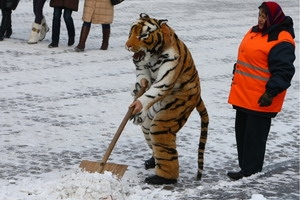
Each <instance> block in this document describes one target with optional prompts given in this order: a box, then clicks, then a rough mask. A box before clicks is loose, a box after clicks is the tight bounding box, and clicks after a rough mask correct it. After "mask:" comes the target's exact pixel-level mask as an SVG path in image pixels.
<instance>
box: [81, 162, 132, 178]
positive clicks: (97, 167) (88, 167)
mask: <svg viewBox="0 0 300 200" xmlns="http://www.w3.org/2000/svg"><path fill="white" fill-rule="evenodd" d="M101 164H102V163H101V162H95V161H88V160H83V161H81V163H80V165H79V167H80V168H82V169H83V170H84V171H87V172H90V173H95V172H98V173H103V172H104V171H109V172H111V173H112V174H114V175H116V176H117V177H118V178H119V179H121V178H122V177H123V175H124V173H125V171H126V170H127V167H128V165H121V164H114V163H105V165H104V168H102V167H101Z"/></svg>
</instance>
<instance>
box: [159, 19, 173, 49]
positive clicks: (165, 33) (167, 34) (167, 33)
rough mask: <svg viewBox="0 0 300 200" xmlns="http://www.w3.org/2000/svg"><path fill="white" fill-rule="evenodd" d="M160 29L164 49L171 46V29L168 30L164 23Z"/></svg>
mask: <svg viewBox="0 0 300 200" xmlns="http://www.w3.org/2000/svg"><path fill="white" fill-rule="evenodd" d="M160 27H161V32H162V33H163V37H164V42H165V47H169V46H171V42H172V41H171V39H172V29H170V27H169V26H168V25H167V24H166V23H164V24H162V25H161V26H160Z"/></svg>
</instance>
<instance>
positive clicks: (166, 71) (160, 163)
mask: <svg viewBox="0 0 300 200" xmlns="http://www.w3.org/2000/svg"><path fill="white" fill-rule="evenodd" d="M166 22H167V20H158V19H154V18H150V17H149V16H148V15H147V14H143V13H142V14H140V18H139V19H138V20H137V21H136V22H135V23H133V25H132V27H131V29H130V33H129V38H128V41H127V42H126V48H127V49H128V50H129V51H132V52H133V53H134V55H133V62H134V64H135V66H136V77H137V83H136V84H135V91H137V90H139V88H140V85H141V82H142V81H147V82H148V88H147V91H146V92H145V93H144V95H142V96H141V97H139V98H138V100H139V101H140V102H141V104H142V105H143V109H142V111H141V112H140V113H138V114H136V115H135V116H134V120H133V121H134V123H135V124H139V125H141V127H142V131H143V133H144V136H145V139H146V141H147V143H148V145H149V147H150V148H151V149H152V152H153V157H154V158H155V164H156V166H155V173H156V175H158V176H161V177H163V178H167V179H177V178H178V176H179V161H178V153H177V150H176V135H177V133H178V132H179V130H180V129H181V128H182V127H183V126H184V124H185V123H186V121H187V120H188V118H189V116H190V114H191V112H192V111H193V110H194V108H196V110H197V111H198V113H199V115H200V118H201V136H200V140H199V148H198V172H197V179H201V176H202V171H203V158H204V157H203V156H204V150H205V144H206V140H207V131H208V123H209V118H208V113H207V110H206V107H205V105H204V102H203V100H202V98H201V94H200V93H201V92H200V91H201V89H200V78H199V75H198V72H197V69H196V67H195V64H194V60H193V58H192V55H191V53H190V51H189V49H188V48H187V47H186V45H185V44H184V43H183V42H182V41H181V40H180V39H179V38H178V37H177V35H176V33H175V32H174V30H173V29H172V28H170V27H169V26H168V25H167V24H166Z"/></svg>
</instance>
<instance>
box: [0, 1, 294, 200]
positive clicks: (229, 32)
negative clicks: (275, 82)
mask: <svg viewBox="0 0 300 200" xmlns="http://www.w3.org/2000/svg"><path fill="white" fill-rule="evenodd" d="M261 2H262V1H261V0H244V1H236V0H226V1H223V0H201V1H199V0H176V1H170V0H165V1H158V0H150V1H149V0H148V1H146V0H142V1H141V0H139V1H137V0H125V1H124V2H123V3H122V4H120V5H118V6H116V7H115V19H114V23H113V24H112V34H111V38H110V46H109V49H108V50H107V51H100V50H99V47H100V43H101V37H102V31H101V26H100V25H93V26H92V29H91V32H90V35H89V38H88V40H87V43H86V51H85V52H83V53H76V52H73V48H74V46H73V47H68V46H67V32H66V28H65V24H64V22H63V21H62V27H61V40H60V44H59V48H53V49H49V48H48V47H47V46H48V44H49V43H50V42H51V33H50V32H49V33H48V34H47V36H46V39H45V40H44V41H42V42H40V43H38V44H36V45H28V44H27V39H28V37H29V33H30V29H31V24H32V21H33V19H34V16H33V12H32V0H22V1H21V2H20V4H19V6H18V8H17V9H16V10H15V11H14V12H13V31H14V33H13V35H12V37H11V38H10V39H5V40H4V41H3V42H0V56H1V61H0V92H1V93H0V116H1V117H0V137H1V140H0V157H1V163H0V178H1V179H0V199H1V200H17V199H26V200H27V199H29V200H31V199H34V200H46V199H47V200H55V199H72V200H77V199H80V200H81V199H82V200H83V199H84V200H87V199H91V200H93V199H102V200H104V199H114V200H123V199H124V200H151V199H153V200H162V199H168V200H175V199H176V200H179V199H180V200H182V199H189V200H190V199H195V200H196V199H252V200H254V199H255V200H256V199H259V200H261V199H299V197H300V195H299V1H298V0H289V1H286V0H280V1H278V2H279V3H280V4H281V6H282V8H283V10H284V12H285V14H286V15H290V16H291V17H292V18H293V19H294V25H295V31H296V44H297V52H296V53H297V54H296V55H297V60H296V61H295V67H296V74H295V76H294V79H293V82H292V86H291V87H290V88H289V90H288V93H287V98H286V101H285V104H284V108H283V110H282V112H281V113H280V114H278V116H277V117H276V118H275V119H274V120H273V123H272V127H271V132H270V136H269V139H268V144H267V152H266V157H265V168H264V170H263V172H261V173H259V174H256V175H254V176H252V177H249V178H245V179H242V180H240V181H235V182H233V181H230V180H229V179H228V178H227V177H226V172H227V171H228V170H238V165H237V153H236V145H235V137H234V115H235V112H234V110H233V109H232V108H231V106H230V105H229V104H228V103H227V96H228V92H229V89H230V82H231V77H232V74H231V73H232V66H233V63H234V62H235V60H236V53H237V48H238V45H239V43H240V41H241V39H242V37H243V35H244V34H245V33H246V31H247V30H248V29H249V28H250V27H252V26H253V25H255V24H256V23H257V13H258V9H257V7H258V6H259V5H260V4H261ZM48 3H49V1H47V3H46V5H45V8H44V12H45V16H46V19H47V21H48V23H49V26H50V29H51V20H52V8H50V7H49V4H48ZM82 9H83V1H80V8H79V11H78V12H75V13H74V14H73V18H74V22H75V26H76V34H77V36H76V43H77V42H78V38H79V33H80V28H81V24H82V21H81V16H82ZM142 12H144V13H147V14H149V15H150V16H152V17H155V18H160V19H168V20H169V22H168V24H169V25H170V26H171V27H172V28H173V29H174V30H175V31H176V33H177V34H178V36H179V37H180V38H181V39H182V40H183V41H184V42H185V43H186V44H187V46H188V47H189V48H190V50H191V52H192V55H193V57H194V60H195V62H196V64H197V68H198V71H199V73H200V76H201V81H202V82H201V84H202V96H203V99H204V101H205V103H206V106H207V109H208V112H209V115H210V125H209V133H208V134H209V135H208V142H207V149H206V154H205V166H204V174H203V179H202V180H201V181H196V180H195V176H196V169H197V145H198V144H197V141H198V138H199V134H200V131H199V126H200V123H199V117H198V114H197V113H192V115H191V117H190V119H189V121H188V122H187V124H186V126H185V127H184V128H183V129H182V130H181V131H180V133H179V134H178V151H179V155H180V178H179V179H178V184H176V185H167V186H151V185H147V184H145V183H144V182H143V181H144V178H145V177H147V176H149V175H152V174H153V173H154V172H153V170H147V171H146V170H145V169H144V167H143V163H144V160H146V159H148V158H149V157H150V154H151V152H150V150H149V149H148V147H147V146H146V143H145V141H144V138H143V135H142V133H141V131H140V127H138V126H135V125H133V124H132V123H131V122H129V123H128V124H127V126H126V127H125V129H124V131H123V133H122V135H121V137H120V139H119V141H118V143H117V145H116V147H115V149H114V151H113V152H112V154H111V156H110V159H109V162H110V163H116V164H126V165H128V170H127V171H126V173H125V174H124V176H123V178H122V179H121V180H117V179H116V177H114V176H112V174H111V173H109V172H106V173H104V174H98V173H94V174H91V173H87V172H82V171H81V170H80V169H79V164H80V162H81V161H82V160H91V161H99V160H101V158H102V156H103V155H104V152H105V150H106V148H107V147H108V145H109V143H110V141H111V139H112V137H113V135H114V134H115V132H116V130H117V128H118V126H119V124H120V123H121V121H122V119H123V116H124V115H125V113H126V112H127V108H128V105H129V104H130V103H131V101H132V97H131V95H130V88H131V87H132V85H133V83H134V82H135V71H134V70H135V67H134V65H133V63H132V60H131V56H132V53H130V52H128V51H126V50H125V48H124V44H125V42H126V39H127V35H128V32H129V29H130V26H131V24H132V22H134V21H135V20H136V19H137V18H138V17H139V14H140V13H142Z"/></svg>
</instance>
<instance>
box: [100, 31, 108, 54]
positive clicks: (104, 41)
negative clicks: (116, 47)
mask: <svg viewBox="0 0 300 200" xmlns="http://www.w3.org/2000/svg"><path fill="white" fill-rule="evenodd" d="M102 34H103V35H102V45H101V47H100V50H107V48H108V41H109V36H110V28H102Z"/></svg>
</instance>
